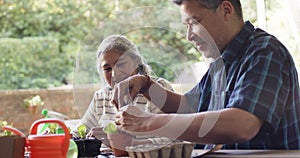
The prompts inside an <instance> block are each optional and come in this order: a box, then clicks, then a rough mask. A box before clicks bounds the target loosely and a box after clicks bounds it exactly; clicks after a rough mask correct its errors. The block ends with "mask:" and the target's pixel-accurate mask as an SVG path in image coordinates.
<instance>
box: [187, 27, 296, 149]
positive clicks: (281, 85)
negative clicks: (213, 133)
mask: <svg viewBox="0 0 300 158" xmlns="http://www.w3.org/2000/svg"><path fill="white" fill-rule="evenodd" d="M219 59H221V60H222V61H223V62H224V65H225V71H226V74H227V75H226V88H225V91H224V92H223V94H225V99H224V108H231V107H235V108H239V109H243V110H245V111H248V112H250V113H252V114H254V115H256V116H257V117H259V118H260V119H262V120H264V124H263V126H262V128H261V129H260V131H259V133H258V134H257V135H256V136H255V137H254V138H253V139H252V140H250V141H247V142H243V143H235V144H226V145H225V146H224V148H226V149H300V129H299V126H300V103H299V101H300V93H299V83H298V74H297V70H296V67H295V64H294V61H293V59H292V57H291V55H290V54H289V52H288V50H287V49H286V48H285V47H284V46H283V44H282V43H280V41H278V40H277V39H276V38H275V37H274V36H272V35H270V34H268V33H266V32H265V31H263V30H261V29H255V28H254V27H253V25H252V24H251V23H250V22H248V21H247V22H246V23H245V26H244V27H243V29H242V30H241V32H240V33H239V34H238V35H237V36H236V37H235V38H234V40H233V41H231V43H230V44H229V45H228V47H227V48H226V49H225V50H224V51H223V52H222V55H221V58H219ZM209 71H210V69H209V70H208V72H207V73H206V74H205V75H204V77H203V78H202V80H201V81H200V82H199V83H198V84H197V85H196V86H195V87H194V88H193V89H192V90H191V91H189V92H187V93H186V94H185V96H186V97H187V98H188V100H189V102H190V104H191V106H193V107H194V108H195V110H197V111H199V112H201V111H207V109H208V105H209V102H210V100H211V94H212V93H211V79H210V78H211V77H210V73H209ZM236 119H239V118H236Z"/></svg>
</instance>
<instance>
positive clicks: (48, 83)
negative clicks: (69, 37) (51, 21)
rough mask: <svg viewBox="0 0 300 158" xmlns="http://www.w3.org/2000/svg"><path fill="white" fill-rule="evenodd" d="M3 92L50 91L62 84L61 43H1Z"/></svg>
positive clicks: (6, 40) (44, 40)
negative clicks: (30, 89)
mask: <svg viewBox="0 0 300 158" xmlns="http://www.w3.org/2000/svg"><path fill="white" fill-rule="evenodd" d="M0 50H1V52H0V67H1V69H0V75H1V76H0V89H26V88H48V87H53V86H58V85H62V84H63V82H62V81H63V79H64V77H65V73H64V69H65V67H64V64H63V60H61V56H62V55H61V54H60V53H59V42H58V40H57V39H55V38H52V37H26V38H22V39H15V38H2V39H0Z"/></svg>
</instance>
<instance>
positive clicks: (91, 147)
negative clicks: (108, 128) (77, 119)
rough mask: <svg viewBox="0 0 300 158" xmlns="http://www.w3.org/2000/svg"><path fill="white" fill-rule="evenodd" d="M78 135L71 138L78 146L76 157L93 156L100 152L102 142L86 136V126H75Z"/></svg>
mask: <svg viewBox="0 0 300 158" xmlns="http://www.w3.org/2000/svg"><path fill="white" fill-rule="evenodd" d="M77 130H78V134H79V137H78V138H73V139H74V141H75V143H76V144H77V148H78V157H94V156H97V155H99V154H100V147H101V144H102V142H101V141H100V140H98V139H96V138H95V139H93V138H92V139H91V138H86V132H87V131H86V126H85V125H80V126H78V128H77Z"/></svg>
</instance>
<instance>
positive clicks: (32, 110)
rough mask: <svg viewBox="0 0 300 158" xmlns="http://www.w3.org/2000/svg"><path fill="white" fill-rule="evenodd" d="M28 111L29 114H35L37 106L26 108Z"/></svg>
mask: <svg viewBox="0 0 300 158" xmlns="http://www.w3.org/2000/svg"><path fill="white" fill-rule="evenodd" d="M28 111H29V113H31V114H36V112H37V106H28Z"/></svg>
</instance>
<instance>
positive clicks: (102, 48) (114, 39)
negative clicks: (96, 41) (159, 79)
mask: <svg viewBox="0 0 300 158" xmlns="http://www.w3.org/2000/svg"><path fill="white" fill-rule="evenodd" d="M112 49H116V50H118V51H120V52H122V53H126V54H128V55H129V56H130V57H132V58H135V59H136V62H137V64H138V68H137V69H138V73H139V74H142V75H150V71H151V69H150V66H149V65H148V64H147V63H146V61H145V60H144V58H143V56H142V55H141V54H140V52H139V50H138V48H137V47H136V45H135V44H134V43H133V42H131V41H130V40H129V39H127V38H126V37H125V36H123V35H110V36H108V37H106V38H105V39H104V40H103V41H102V42H101V44H100V45H99V47H98V50H97V58H99V57H100V56H101V55H103V54H105V53H107V52H108V51H109V50H112ZM97 62H98V60H97ZM97 64H98V65H99V64H100V63H97ZM97 68H99V67H98V66H97ZM98 71H99V70H98Z"/></svg>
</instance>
